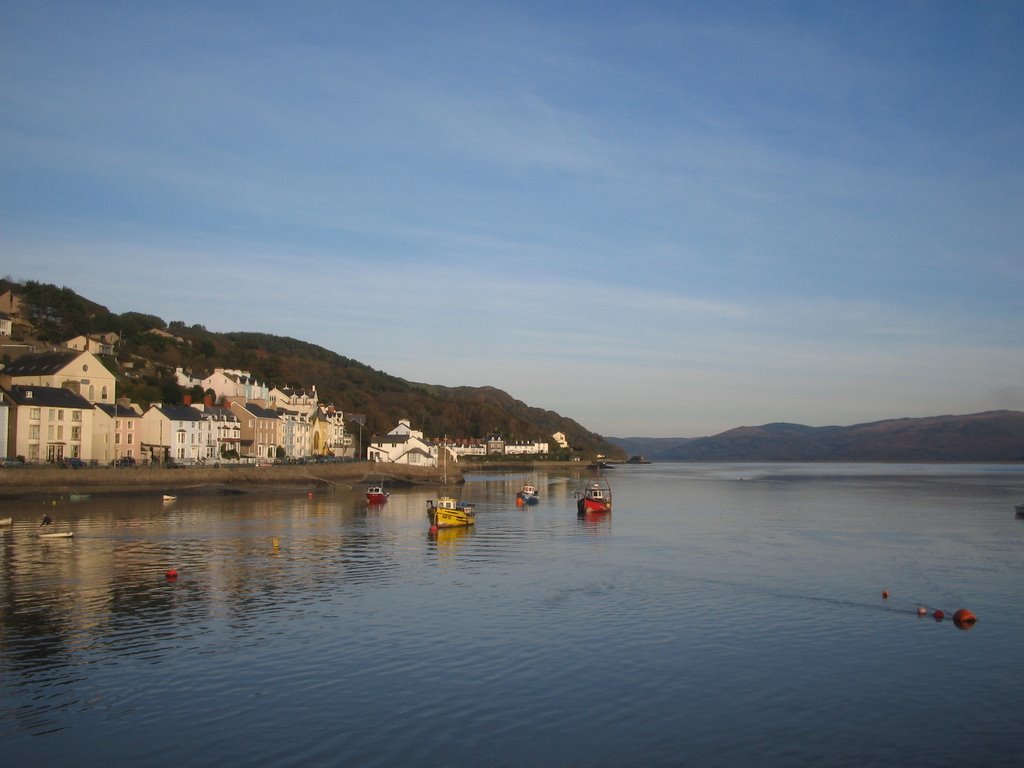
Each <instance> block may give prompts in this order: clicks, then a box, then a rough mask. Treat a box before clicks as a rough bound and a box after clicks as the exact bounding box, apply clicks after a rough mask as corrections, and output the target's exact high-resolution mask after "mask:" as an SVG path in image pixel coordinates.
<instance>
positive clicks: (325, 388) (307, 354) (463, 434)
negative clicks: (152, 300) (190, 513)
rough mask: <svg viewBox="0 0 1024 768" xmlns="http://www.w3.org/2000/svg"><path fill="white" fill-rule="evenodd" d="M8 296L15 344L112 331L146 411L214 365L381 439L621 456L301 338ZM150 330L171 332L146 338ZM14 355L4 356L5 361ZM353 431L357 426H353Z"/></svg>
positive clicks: (512, 404) (495, 399) (30, 289)
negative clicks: (307, 401)
mask: <svg viewBox="0 0 1024 768" xmlns="http://www.w3.org/2000/svg"><path fill="white" fill-rule="evenodd" d="M9 289H10V290H13V291H14V292H15V293H16V294H18V295H19V296H20V297H21V298H22V299H23V301H24V303H25V305H26V308H25V311H24V312H23V316H22V317H20V318H18V319H17V322H15V327H14V336H13V339H12V341H13V342H14V343H16V344H33V345H35V346H37V348H38V349H40V350H43V349H49V348H51V347H53V346H55V345H58V344H60V343H62V342H64V341H66V340H67V339H70V338H73V337H75V336H77V335H80V334H89V333H103V332H107V331H113V332H116V333H117V334H119V335H120V337H121V339H120V342H119V343H118V345H117V348H116V350H115V355H114V357H113V358H108V359H106V360H105V362H106V364H107V365H108V366H109V367H110V368H111V370H113V371H114V372H115V373H116V374H117V375H118V394H119V395H123V396H125V397H129V398H131V399H132V400H133V401H135V402H138V403H139V404H141V405H143V406H144V407H145V406H148V404H149V403H153V402H164V403H181V402H183V400H184V397H185V395H186V394H192V395H193V396H194V397H195V396H197V395H198V396H199V397H200V398H201V396H202V393H201V392H199V393H195V392H193V393H187V392H185V391H184V390H182V388H181V387H180V386H178V384H177V383H176V382H175V379H174V369H175V368H176V367H181V368H184V369H185V370H187V371H191V372H192V373H193V374H194V375H195V376H197V377H199V376H204V375H206V374H208V373H210V372H212V371H213V369H214V368H238V369H243V370H248V371H251V372H252V373H253V374H254V375H255V376H256V377H257V378H258V379H259V380H261V381H266V382H268V383H270V384H271V385H278V386H282V387H298V388H309V387H311V386H313V385H315V386H316V388H317V393H318V395H319V398H320V401H321V402H323V403H330V404H333V405H334V406H335V407H337V408H339V409H341V410H342V411H343V412H344V413H345V414H361V415H363V416H365V427H364V428H363V435H364V437H366V436H369V435H373V434H382V433H384V432H387V431H388V430H390V429H391V428H393V427H394V426H395V424H396V423H398V420H399V419H401V418H408V419H410V420H411V421H412V422H413V424H414V425H415V426H416V428H417V429H421V430H422V431H423V432H424V434H426V435H429V436H442V435H447V436H449V437H453V438H456V437H457V438H482V437H484V436H486V435H487V434H488V433H489V432H496V433H499V434H501V435H502V436H503V437H504V438H505V440H533V439H546V440H549V441H550V436H551V435H552V434H553V433H555V432H563V433H564V434H565V435H566V436H567V438H568V440H569V443H570V449H569V450H568V451H564V452H559V451H558V450H557V446H555V445H552V451H553V453H552V457H553V458H564V459H568V458H571V457H572V456H574V455H583V456H592V455H594V454H597V453H604V454H606V455H609V456H617V457H618V456H623V454H622V452H621V449H619V448H617V447H616V446H614V445H612V444H610V443H608V442H607V441H605V440H604V439H603V438H602V437H601V436H600V435H598V434H595V433H593V432H591V431H590V430H588V429H586V428H585V427H583V426H582V425H581V424H579V423H577V422H576V421H574V420H572V419H568V418H565V417H563V416H560V415H559V414H557V413H555V412H554V411H550V410H545V409H543V408H538V407H533V406H529V405H527V404H526V403H524V402H522V401H520V400H516V399H515V398H514V397H512V396H511V395H509V394H508V393H506V392H504V391H502V390H500V389H497V388H495V387H444V386H439V385H435V384H427V383H419V382H414V381H407V380H405V379H402V378H399V377H397V376H391V375H389V374H387V373H385V372H383V371H378V370H375V369H374V368H372V367H370V366H369V365H366V364H364V363H361V362H358V361H356V360H352V359H350V358H347V357H344V356H342V355H340V354H338V353H336V352H332V351H331V350H328V349H325V348H323V347H320V346H317V345H315V344H310V343H308V342H305V341H301V340H298V339H293V338H289V337H285V336H275V335H273V334H269V333H257V332H242V331H239V332H231V333H216V332H212V331H208V330H207V329H206V328H205V327H203V326H202V325H191V326H189V325H186V324H185V323H184V322H181V321H172V322H170V323H168V322H165V321H164V320H163V319H162V318H159V317H156V316H155V315H149V314H144V313H141V312H125V313H122V314H116V313H112V312H110V311H109V310H108V309H107V308H106V307H103V306H102V305H100V304H97V303H95V302H92V301H90V300H88V299H86V298H83V297H81V296H79V295H78V294H76V293H75V292H74V291H73V290H71V289H70V288H64V287H57V286H54V285H48V284H43V283H37V282H32V281H28V282H26V283H24V284H20V283H15V282H12V281H9V280H0V293H2V292H3V291H6V290H9ZM153 329H158V330H160V331H164V332H166V334H168V335H157V334H154V333H151V332H150V331H152V330H153ZM16 354H18V349H17V348H16V347H11V348H10V351H8V350H5V353H4V355H3V358H4V361H5V362H6V361H9V360H10V359H11V358H12V355H16ZM352 429H357V426H356V425H355V424H353V425H352Z"/></svg>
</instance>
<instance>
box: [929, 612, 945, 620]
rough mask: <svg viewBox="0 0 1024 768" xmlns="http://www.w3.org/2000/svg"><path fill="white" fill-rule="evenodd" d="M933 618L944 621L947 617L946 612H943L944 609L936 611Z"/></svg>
mask: <svg viewBox="0 0 1024 768" xmlns="http://www.w3.org/2000/svg"><path fill="white" fill-rule="evenodd" d="M932 618H933V619H935V620H936V621H942V620H943V619H944V618H946V614H945V613H943V612H942V611H936V612H935V613H933V614H932Z"/></svg>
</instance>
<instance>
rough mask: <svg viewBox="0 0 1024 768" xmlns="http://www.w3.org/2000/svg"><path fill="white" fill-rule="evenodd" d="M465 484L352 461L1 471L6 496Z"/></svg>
mask: <svg viewBox="0 0 1024 768" xmlns="http://www.w3.org/2000/svg"><path fill="white" fill-rule="evenodd" d="M446 478H447V481H448V482H449V483H455V484H461V483H463V482H465V478H464V477H463V475H462V471H461V469H459V468H458V467H448V468H447V473H445V472H444V471H443V470H442V468H440V467H415V466H407V465H404V464H386V465H382V464H377V463H371V462H350V463H339V464H296V465H283V466H276V465H275V466H268V467H256V466H221V467H183V468H176V469H168V468H166V467H132V468H113V467H85V468H82V469H60V468H56V467H41V468H40V467H18V468H4V469H2V470H0V498H4V499H17V498H25V497H29V498H31V497H40V496H55V495H66V494H71V493H81V494H89V495H95V496H119V495H124V496H131V495H141V494H145V493H152V492H157V493H171V492H173V493H174V494H175V495H185V496H192V495H194V496H199V495H214V494H220V495H235V494H247V493H271V492H281V491H310V490H317V491H320V492H323V491H330V490H334V489H335V488H336V487H338V486H347V487H348V488H353V487H354V486H358V485H364V484H365V485H377V484H379V483H381V482H383V483H384V484H385V485H390V486H392V487H400V486H413V485H435V484H436V485H440V484H442V483H444V481H445V479H446Z"/></svg>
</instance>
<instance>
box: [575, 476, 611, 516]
mask: <svg viewBox="0 0 1024 768" xmlns="http://www.w3.org/2000/svg"><path fill="white" fill-rule="evenodd" d="M573 495H574V496H575V497H576V511H577V512H578V513H579V514H581V515H585V514H586V513H588V512H611V511H612V487H611V484H610V483H609V482H608V479H607V478H606V477H604V475H602V474H601V473H600V472H598V474H597V478H596V479H594V480H593V481H591V482H589V483H587V485H586V487H584V488H583V489H582V490H577V491H573Z"/></svg>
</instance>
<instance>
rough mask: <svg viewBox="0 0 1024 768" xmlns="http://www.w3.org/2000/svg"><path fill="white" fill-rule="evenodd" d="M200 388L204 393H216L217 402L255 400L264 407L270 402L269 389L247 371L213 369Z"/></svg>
mask: <svg viewBox="0 0 1024 768" xmlns="http://www.w3.org/2000/svg"><path fill="white" fill-rule="evenodd" d="M200 386H201V387H202V388H203V391H204V392H205V391H206V390H208V389H212V390H213V391H214V392H216V393H217V399H218V400H223V399H225V398H226V399H229V400H231V399H233V400H244V401H249V400H255V401H257V402H259V403H260V404H262V405H264V406H266V404H267V403H268V402H270V387H269V386H268V385H267V384H266V383H261V382H259V381H257V380H256V378H255V377H254V376H253V375H252V374H251V373H249V372H248V371H239V370H234V369H231V368H214V370H213V373H212V374H210V375H209V376H207V377H206V378H205V379H203V380H202V382H201V383H200Z"/></svg>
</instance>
